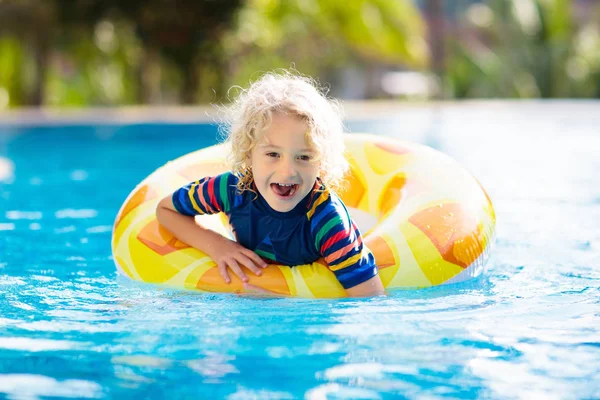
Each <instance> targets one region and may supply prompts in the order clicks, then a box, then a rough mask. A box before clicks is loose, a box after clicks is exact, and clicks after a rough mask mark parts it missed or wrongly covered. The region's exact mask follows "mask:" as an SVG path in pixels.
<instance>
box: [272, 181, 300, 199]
mask: <svg viewBox="0 0 600 400" xmlns="http://www.w3.org/2000/svg"><path fill="white" fill-rule="evenodd" d="M271 189H272V190H273V191H274V192H275V194H276V195H277V196H279V197H283V198H284V199H286V198H288V199H289V198H291V197H292V196H293V195H294V194H295V193H296V190H298V184H296V183H271Z"/></svg>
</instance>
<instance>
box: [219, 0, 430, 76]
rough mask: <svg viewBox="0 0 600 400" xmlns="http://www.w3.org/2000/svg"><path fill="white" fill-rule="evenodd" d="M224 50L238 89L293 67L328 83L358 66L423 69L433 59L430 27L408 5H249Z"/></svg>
mask: <svg viewBox="0 0 600 400" xmlns="http://www.w3.org/2000/svg"><path fill="white" fill-rule="evenodd" d="M223 45H224V51H225V53H226V55H227V59H228V60H229V62H228V75H229V76H230V77H233V83H239V82H247V81H248V79H251V78H253V77H255V76H254V75H255V74H256V71H264V70H268V69H272V68H274V67H283V68H289V67H290V66H292V65H293V66H295V68H296V69H298V70H300V71H302V72H304V73H306V74H309V75H314V76H320V77H326V78H327V77H331V75H332V74H331V71H332V70H335V69H339V68H341V67H343V66H348V65H352V64H354V65H360V66H362V67H363V68H366V69H369V67H370V66H372V65H376V64H377V65H380V64H387V65H393V66H399V65H402V66H410V67H415V68H422V67H424V66H426V65H427V63H428V56H429V55H428V49H427V44H426V42H425V24H424V22H423V19H422V17H421V15H420V12H419V10H418V9H417V8H416V7H415V6H414V4H413V2H411V1H407V0H248V1H247V4H246V6H245V7H244V8H243V9H242V10H241V11H240V12H239V13H238V15H237V24H236V29H235V30H234V31H232V32H231V33H229V34H228V35H227V36H226V37H225V40H224V42H223ZM240 60H242V62H240ZM328 80H330V79H328Z"/></svg>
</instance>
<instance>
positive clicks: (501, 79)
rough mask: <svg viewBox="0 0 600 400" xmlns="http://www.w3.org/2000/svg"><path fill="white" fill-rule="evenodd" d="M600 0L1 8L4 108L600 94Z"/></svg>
mask: <svg viewBox="0 0 600 400" xmlns="http://www.w3.org/2000/svg"><path fill="white" fill-rule="evenodd" d="M599 21H600V2H598V1H596V0H487V1H477V0H453V1H443V0H420V1H403V0H246V1H243V0H219V1H217V0H197V1H178V2H175V1H170V0H128V1H122V0H121V1H119V0H78V1H72V0H44V1H39V0H0V110H1V109H7V108H13V107H19V106H31V105H34V106H35V105H47V106H99V105H101V106H104V105H126V104H182V103H183V104H197V103H213V102H226V101H228V97H227V90H228V89H229V88H230V87H231V86H233V85H242V86H245V85H247V83H248V81H249V80H251V79H253V78H254V79H255V78H257V77H258V75H259V74H260V71H266V70H270V69H273V68H290V67H294V68H296V69H297V70H298V71H300V72H302V73H304V74H308V75H311V76H314V77H316V78H319V80H320V81H321V82H323V83H325V84H327V85H329V86H330V87H331V94H332V95H333V96H336V97H340V98H342V99H405V98H408V99H419V100H422V99H431V98H443V99H452V98H457V99H460V98H496V97H500V98H556V97H560V98H571V97H573V98H598V97H600V22H599Z"/></svg>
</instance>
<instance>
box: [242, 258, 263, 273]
mask: <svg viewBox="0 0 600 400" xmlns="http://www.w3.org/2000/svg"><path fill="white" fill-rule="evenodd" d="M237 260H238V261H239V262H240V263H241V264H242V265H245V266H246V268H248V269H249V270H250V271H252V272H254V275H256V276H260V275H261V274H262V271H261V269H260V268H258V267H257V266H256V265H254V262H253V261H252V260H251V259H250V258H248V257H246V256H245V255H244V254H240V255H239V257H238V259H237Z"/></svg>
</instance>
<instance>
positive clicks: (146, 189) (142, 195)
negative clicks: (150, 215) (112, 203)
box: [114, 185, 159, 228]
mask: <svg viewBox="0 0 600 400" xmlns="http://www.w3.org/2000/svg"><path fill="white" fill-rule="evenodd" d="M158 197H159V195H158V192H157V191H156V190H154V189H153V188H152V187H151V186H150V185H143V186H141V187H140V188H139V189H137V190H136V192H135V193H134V194H133V196H131V197H130V198H129V200H128V201H127V202H126V203H125V205H124V206H123V207H122V208H121V211H120V212H119V213H118V214H117V218H116V219H115V224H114V227H115V228H116V227H117V225H119V223H120V222H121V221H122V220H123V218H125V216H126V215H127V214H129V213H130V212H131V211H132V210H133V209H135V208H136V207H137V206H139V205H140V204H142V203H144V202H146V201H150V200H154V199H157V198H158Z"/></svg>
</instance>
